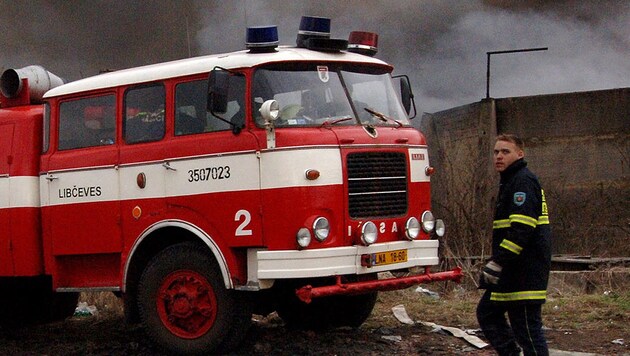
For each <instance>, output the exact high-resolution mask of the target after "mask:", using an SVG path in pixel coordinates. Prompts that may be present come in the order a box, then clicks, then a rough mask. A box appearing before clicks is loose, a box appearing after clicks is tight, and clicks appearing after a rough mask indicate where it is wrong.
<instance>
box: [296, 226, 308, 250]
mask: <svg viewBox="0 0 630 356" xmlns="http://www.w3.org/2000/svg"><path fill="white" fill-rule="evenodd" d="M295 237H296V240H297V244H298V246H300V247H301V248H306V247H308V245H309V244H310V243H311V232H310V231H309V229H307V228H305V227H303V228H301V229H299V230H298V232H297V235H296V236H295Z"/></svg>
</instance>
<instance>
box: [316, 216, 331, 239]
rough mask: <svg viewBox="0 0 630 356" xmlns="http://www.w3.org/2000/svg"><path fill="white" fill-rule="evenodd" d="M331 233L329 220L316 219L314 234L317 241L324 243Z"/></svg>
mask: <svg viewBox="0 0 630 356" xmlns="http://www.w3.org/2000/svg"><path fill="white" fill-rule="evenodd" d="M329 233H330V224H329V223H328V219H326V218H323V217H319V218H317V219H315V221H314V222H313V234H314V235H315V239H317V241H319V242H322V241H324V240H326V239H327V238H328V234H329Z"/></svg>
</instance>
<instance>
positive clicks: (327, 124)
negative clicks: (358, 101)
mask: <svg viewBox="0 0 630 356" xmlns="http://www.w3.org/2000/svg"><path fill="white" fill-rule="evenodd" d="M352 119H353V118H352V117H351V116H347V117H341V118H339V119H335V120H332V121H328V120H326V121H324V122H322V124H321V125H320V126H319V127H324V126H332V125H334V124H338V123H340V122H344V121H348V120H352Z"/></svg>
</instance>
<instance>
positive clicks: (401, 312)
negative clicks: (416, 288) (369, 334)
mask: <svg viewBox="0 0 630 356" xmlns="http://www.w3.org/2000/svg"><path fill="white" fill-rule="evenodd" d="M392 312H393V313H394V316H395V317H396V319H398V321H400V322H401V323H403V324H408V325H414V324H415V322H414V321H413V320H411V318H410V317H409V315H407V310H406V309H405V306H404V305H402V304H399V305H396V306H395V307H393V308H392ZM420 323H421V324H422V325H425V326H429V327H432V328H433V329H434V330H436V331H446V332H448V333H450V334H451V335H453V336H455V337H458V338H461V339H464V340H466V341H467V342H468V343H470V344H471V345H473V346H475V347H477V348H479V349H483V348H484V347H486V346H488V344H487V343H485V342H484V341H483V340H481V339H480V338H478V337H476V336H474V335H469V334H468V333H467V332H466V331H464V330H462V329H458V328H453V327H448V326H442V325H438V324H435V323H428V322H423V321H421V322H420Z"/></svg>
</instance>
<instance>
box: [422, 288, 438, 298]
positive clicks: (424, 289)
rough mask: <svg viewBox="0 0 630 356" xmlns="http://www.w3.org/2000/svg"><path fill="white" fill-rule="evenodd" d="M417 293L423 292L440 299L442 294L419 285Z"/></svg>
mask: <svg viewBox="0 0 630 356" xmlns="http://www.w3.org/2000/svg"><path fill="white" fill-rule="evenodd" d="M416 293H422V294H424V295H427V296H429V297H431V298H433V299H440V295H439V294H437V293H436V292H433V291H430V290H428V289H426V288H422V287H418V288H416Z"/></svg>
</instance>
